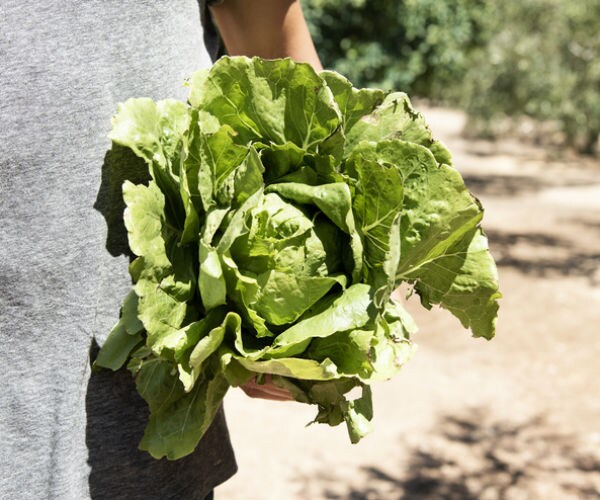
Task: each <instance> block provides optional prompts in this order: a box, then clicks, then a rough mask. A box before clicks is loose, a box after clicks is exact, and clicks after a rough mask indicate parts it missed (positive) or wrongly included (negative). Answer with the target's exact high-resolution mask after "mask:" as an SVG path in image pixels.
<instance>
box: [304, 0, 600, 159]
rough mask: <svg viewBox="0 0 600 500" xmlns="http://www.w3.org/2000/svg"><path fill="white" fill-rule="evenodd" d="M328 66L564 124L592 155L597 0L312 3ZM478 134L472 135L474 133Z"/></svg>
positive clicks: (479, 111)
mask: <svg viewBox="0 0 600 500" xmlns="http://www.w3.org/2000/svg"><path fill="white" fill-rule="evenodd" d="M303 5H304V9H305V12H306V16H307V19H308V20H309V23H310V27H311V32H312V34H313V37H314V39H315V43H316V46H317V48H318V51H319V54H320V56H321V58H322V60H323V63H324V64H325V66H327V67H330V68H333V69H336V70H337V71H340V72H342V73H344V74H346V75H347V76H348V77H349V78H350V79H351V80H353V81H355V82H357V83H358V84H360V85H373V86H380V87H384V88H398V89H402V90H404V91H406V92H409V93H412V94H416V95H419V96H422V97H427V98H430V99H433V100H437V101H443V102H446V103H449V104H454V105H456V104H458V105H461V106H462V107H464V108H465V109H466V110H467V112H468V113H469V115H470V117H471V121H470V126H471V127H474V128H475V129H476V130H475V132H476V131H480V132H481V131H487V132H491V133H493V132H494V131H495V130H496V129H498V124H499V123H501V122H503V121H504V119H505V118H506V117H515V118H519V117H525V116H526V117H530V118H534V119H537V120H542V121H552V122H555V123H556V124H558V126H559V127H560V128H561V130H562V131H563V132H564V135H565V137H566V139H567V141H568V142H569V143H571V144H575V145H576V146H577V147H578V148H579V149H580V150H581V151H583V152H587V153H592V152H593V151H594V149H595V147H596V145H597V141H598V135H599V133H600V91H599V89H600V37H599V36H598V32H599V29H598V26H600V0H577V1H572V0H527V1H519V0H507V1H505V2H492V1H490V0H400V1H397V2H389V1H387V0H353V1H351V2H347V1H342V0H305V1H304V3H303ZM471 132H473V130H471Z"/></svg>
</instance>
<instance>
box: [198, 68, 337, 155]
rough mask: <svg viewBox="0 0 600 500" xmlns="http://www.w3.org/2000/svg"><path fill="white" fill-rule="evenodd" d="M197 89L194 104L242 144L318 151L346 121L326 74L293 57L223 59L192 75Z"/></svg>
mask: <svg viewBox="0 0 600 500" xmlns="http://www.w3.org/2000/svg"><path fill="white" fill-rule="evenodd" d="M196 85H199V87H196ZM192 92H193V94H194V95H195V96H197V98H195V100H194V102H195V105H196V106H198V107H200V108H202V109H203V110H205V111H206V112H208V113H210V114H212V115H214V116H216V117H218V119H219V121H220V122H221V123H222V124H223V125H229V126H230V127H231V128H232V129H233V130H235V131H236V133H237V136H236V137H237V140H238V141H239V143H241V144H247V143H249V142H252V141H261V142H266V141H268V142H271V143H274V144H285V143H286V142H292V143H294V144H296V145H297V146H299V147H300V148H302V149H304V150H306V151H314V150H315V149H316V147H317V146H318V144H319V143H320V142H321V141H323V140H324V139H326V138H327V137H329V136H330V135H331V134H332V133H333V132H334V131H335V130H336V129H337V127H338V126H339V125H340V121H341V118H340V115H339V111H338V108H337V106H336V104H335V101H334V99H333V95H332V93H331V90H330V89H329V87H328V86H327V85H326V84H325V82H324V81H323V79H321V78H320V77H319V76H318V75H317V74H316V73H315V71H314V70H313V69H312V67H311V66H309V65H307V64H298V63H295V62H294V61H292V60H291V59H283V60H277V61H268V60H263V59H260V58H256V57H255V58H253V59H249V58H246V57H235V58H221V59H219V60H218V61H217V62H216V63H215V64H214V66H213V67H212V69H211V71H210V73H209V74H208V76H206V77H203V78H193V79H192Z"/></svg>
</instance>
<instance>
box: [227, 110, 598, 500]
mask: <svg viewBox="0 0 600 500" xmlns="http://www.w3.org/2000/svg"><path fill="white" fill-rule="evenodd" d="M425 115H426V117H427V119H428V121H429V123H430V125H431V127H432V129H433V131H434V134H435V135H436V137H438V138H440V139H442V140H443V141H444V142H445V143H446V144H447V145H448V146H449V148H450V150H451V151H452V152H453V155H454V161H455V165H456V167H457V168H458V169H459V170H460V171H461V172H462V174H463V176H464V178H465V182H466V184H467V186H468V187H469V188H470V189H471V191H472V192H473V193H474V194H476V195H477V196H478V197H479V198H480V199H481V201H482V202H483V204H484V206H485V207H486V215H485V218H484V224H483V226H484V228H485V229H486V232H487V234H488V237H489V240H490V246H491V249H492V252H493V255H494V257H495V258H496V261H497V263H498V266H499V274H500V282H501V291H502V292H503V295H504V297H503V299H502V300H501V309H500V316H499V321H498V329H497V335H496V338H495V339H494V340H492V341H490V342H487V341H485V340H480V339H473V338H471V337H470V336H469V334H468V333H467V332H466V331H464V330H463V329H462V328H461V326H460V324H459V323H458V322H457V321H456V320H455V319H454V318H453V317H452V316H450V315H449V314H448V313H446V312H445V311H442V310H434V311H432V312H426V311H425V310H424V309H422V308H421V307H420V305H419V304H418V302H417V299H415V298H413V299H411V300H409V302H408V307H409V309H410V310H411V312H412V313H413V316H414V317H415V319H416V321H417V323H418V325H419V326H420V331H419V333H418V334H417V335H416V336H415V337H414V340H415V341H416V343H417V344H418V346H419V349H418V351H417V352H416V354H415V355H414V357H413V358H412V360H411V361H409V363H408V364H407V365H406V366H405V367H404V368H403V371H402V372H401V373H400V374H399V375H398V376H397V377H396V378H395V379H394V380H392V381H389V382H383V383H379V384H377V385H375V386H374V408H375V419H374V424H375V431H374V432H373V433H372V434H371V435H369V436H367V437H366V438H365V439H363V441H362V442H361V443H359V444H358V445H351V444H350V442H349V440H348V438H347V436H346V430H345V428H343V427H342V426H339V427H337V428H331V427H328V426H324V425H312V426H309V427H305V424H306V423H307V422H308V421H310V420H312V418H313V417H314V414H315V413H316V412H315V410H314V408H312V407H309V406H308V405H302V404H299V403H278V402H269V401H261V400H251V399H249V398H247V397H246V396H245V395H244V394H243V393H242V392H241V391H240V390H235V391H230V394H229V395H228V396H227V398H226V402H225V407H226V412H227V416H228V421H229V425H230V430H231V435H232V440H233V443H234V446H235V449H236V453H237V457H238V463H239V472H238V474H237V475H236V476H235V477H234V478H232V479H231V480H230V481H228V482H227V483H225V484H224V485H222V486H220V487H219V488H217V490H216V497H217V498H218V499H228V500H237V499H240V500H242V499H252V500H288V499H289V500H300V499H301V500H304V499H339V500H342V499H344V500H365V499H367V500H375V499H377V500H379V499H382V500H388V499H389V500H396V499H398V500H400V499H402V500H408V499H419V500H420V499H436V500H437V499H444V500H446V499H450V500H467V499H473V500H475V499H477V500H495V499H497V500H500V499H508V500H520V499H523V500H525V499H527V500H529V499H534V500H537V499H541V500H554V499H560V500H569V499H577V500H580V499H588V498H589V499H592V498H594V499H596V498H600V341H599V335H600V162H598V161H592V160H590V159H582V158H577V157H567V158H557V157H556V156H554V157H553V155H552V154H549V153H548V152H546V151H544V150H542V149H540V148H536V147H532V146H525V145H523V144H519V143H517V142H509V141H502V142H497V143H489V142H484V141H481V142H480V141H468V140H465V139H463V138H461V136H460V130H461V127H462V124H463V120H464V117H463V116H462V115H461V114H460V113H458V112H455V111H450V110H444V109H428V110H425Z"/></svg>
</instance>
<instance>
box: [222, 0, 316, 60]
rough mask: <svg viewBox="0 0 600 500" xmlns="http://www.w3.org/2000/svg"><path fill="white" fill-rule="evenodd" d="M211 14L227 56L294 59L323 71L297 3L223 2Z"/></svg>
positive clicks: (271, 0) (266, 0)
mask: <svg viewBox="0 0 600 500" xmlns="http://www.w3.org/2000/svg"><path fill="white" fill-rule="evenodd" d="M211 13H212V16H213V19H214V21H215V24H216V25H217V28H218V29H219V32H220V34H221V37H222V38H223V42H224V43H225V47H226V49H227V52H228V54H230V55H246V56H260V57H263V58H265V59H274V58H278V57H291V58H292V59H294V60H295V61H299V62H307V63H309V64H311V65H312V66H313V67H314V68H315V69H316V70H317V71H320V70H321V69H323V68H322V66H321V61H320V60H319V56H318V55H317V51H316V50H315V46H314V44H313V42H312V39H311V37H310V33H309V31H308V27H307V25H306V21H305V19H304V15H303V14H302V9H301V6H300V2H299V1H298V0H252V1H249V0H224V1H223V2H222V3H220V4H218V5H213V6H212V7H211Z"/></svg>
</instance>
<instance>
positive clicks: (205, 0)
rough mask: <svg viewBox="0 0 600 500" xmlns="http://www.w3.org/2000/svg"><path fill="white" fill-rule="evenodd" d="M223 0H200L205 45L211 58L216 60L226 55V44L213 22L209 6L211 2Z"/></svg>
mask: <svg viewBox="0 0 600 500" xmlns="http://www.w3.org/2000/svg"><path fill="white" fill-rule="evenodd" d="M221 1H222V0H198V3H199V4H200V20H201V22H202V29H203V31H204V45H205V46H206V50H207V51H208V54H209V55H210V58H211V59H212V60H213V62H214V61H216V60H217V59H218V58H219V57H221V56H223V55H225V54H226V53H227V52H226V51H225V45H224V44H223V40H222V39H221V37H220V35H219V30H218V29H217V26H216V25H215V23H214V22H213V19H212V16H211V14H210V10H209V9H208V6H209V5H210V4H216V3H220V2H221Z"/></svg>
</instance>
